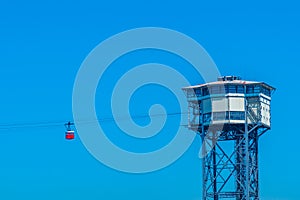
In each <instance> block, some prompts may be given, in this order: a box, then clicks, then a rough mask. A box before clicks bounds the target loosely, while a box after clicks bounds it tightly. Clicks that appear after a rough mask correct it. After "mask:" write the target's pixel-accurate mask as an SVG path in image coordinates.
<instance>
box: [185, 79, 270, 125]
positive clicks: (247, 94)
mask: <svg viewBox="0 0 300 200" xmlns="http://www.w3.org/2000/svg"><path fill="white" fill-rule="evenodd" d="M273 90H274V88H273V87H271V86H270V85H268V84H266V83H264V82H254V81H244V80H240V78H239V77H235V76H225V77H220V78H218V81H216V82H211V83H206V84H201V85H195V86H189V87H185V88H183V91H184V92H185V93H186V96H187V98H188V101H189V107H190V109H189V112H191V111H192V112H194V113H193V115H192V116H193V119H190V120H189V121H190V125H191V124H192V125H204V126H205V125H209V124H221V123H222V124H245V122H246V119H245V116H247V122H248V124H252V123H253V124H256V123H262V124H263V125H264V126H266V127H270V126H271V114H270V113H271V112H270V110H271V107H270V102H271V92H272V91H273ZM195 106H198V108H197V109H196V110H197V112H198V113H199V114H198V117H195V116H197V115H195Z"/></svg>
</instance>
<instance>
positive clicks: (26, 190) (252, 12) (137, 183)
mask: <svg viewBox="0 0 300 200" xmlns="http://www.w3.org/2000/svg"><path fill="white" fill-rule="evenodd" d="M299 9H300V6H299V3H298V2H297V1H290V0H287V1H282V2H279V1H257V0H255V1H250V2H242V1H182V2H179V1H158V0H154V1H109V2H101V1H82V2H81V3H79V2H77V1H56V0H54V1H30V0H29V1H8V0H3V1H1V3H0V58H1V59H0V61H1V63H0V88H1V99H0V110H1V114H0V123H1V124H13V123H36V122H56V121H58V126H51V127H44V128H42V127H41V128H38V127H33V128H25V127H23V128H18V129H8V130H7V129H1V130H0V199H3V200H15V199H18V200H19V199H30V200H34V199H49V200H50V199H51V200H52V199H64V200H67V199H72V200H75V199H88V200H94V199H97V200H99V199H105V200H115V199H131V200H137V199H144V200H148V199H149V200H150V199H157V200H160V199H176V200H199V199H201V161H200V160H199V158H198V156H197V154H198V150H199V147H200V140H199V138H197V139H196V140H195V142H194V143H193V145H192V146H191V148H190V149H189V150H188V151H187V152H186V154H185V155H184V156H183V157H182V158H181V159H179V160H178V161H177V162H176V163H174V164H173V165H171V166H169V167H168V168H165V169H163V170H161V171H158V172H154V173H150V174H143V175H132V174H125V173H121V172H117V171H114V170H112V169H109V168H107V167H105V166H104V165H102V164H101V163H99V162H98V161H97V160H95V159H94V158H93V157H92V156H91V155H90V154H89V153H88V152H87V151H86V149H85V148H84V146H83V145H82V143H81V142H80V140H79V139H77V140H75V141H71V142H70V141H65V140H64V127H63V126H62V125H59V123H61V122H64V121H67V120H70V119H72V109H71V105H72V101H71V97H72V88H73V82H74V79H75V76H76V73H77V70H78V69H79V67H80V64H81V62H82V61H83V59H84V58H85V57H86V56H87V54H88V53H89V52H90V51H91V50H92V49H93V48H94V47H95V46H96V45H97V44H98V43H100V42H101V41H103V40H105V39H106V38H107V37H109V36H111V35H113V34H116V33H118V32H121V31H124V30H127V29H131V28H136V27H144V26H158V27H165V28H171V29H174V30H177V31H180V32H183V33H185V34H187V35H189V36H190V37H192V38H194V39H195V40H196V41H198V42H199V43H200V44H202V45H203V46H204V47H205V48H206V50H207V51H208V53H209V54H210V55H211V57H212V58H213V59H214V61H215V62H216V64H217V66H218V67H219V70H220V72H221V73H222V74H223V75H232V74H233V75H240V76H242V77H243V78H244V79H247V80H258V81H265V82H267V83H269V84H271V85H273V86H274V87H276V88H277V91H276V92H275V94H274V96H273V101H272V130H271V131H269V132H268V133H267V134H265V135H264V136H263V137H262V138H261V140H260V146H259V148H260V154H259V161H260V194H261V199H263V200H279V199H280V200H287V199H288V200H293V199H295V200H296V199H300V194H299V178H300V175H299V171H298V170H299V164H300V161H299V153H300V152H299V145H298V143H299V139H300V135H299V131H298V128H297V125H298V124H299V122H298V116H299V97H298V94H297V93H298V92H299V89H298V87H299V86H298V85H299V84H298V81H299V72H300V69H299V66H300V61H299V54H300V45H299V41H300V39H299V34H300V20H299V19H300V13H299ZM168 62H171V61H168ZM189 75H190V77H191V78H192V79H193V74H192V73H191V74H189ZM199 82H201V81H199ZM196 83H197V82H196V81H195V82H194V84H196ZM163 100H164V101H165V100H166V99H165V98H164V99H163ZM145 112H146V111H145ZM138 114H140V113H138ZM141 123H143V122H141ZM120 143H122V141H120Z"/></svg>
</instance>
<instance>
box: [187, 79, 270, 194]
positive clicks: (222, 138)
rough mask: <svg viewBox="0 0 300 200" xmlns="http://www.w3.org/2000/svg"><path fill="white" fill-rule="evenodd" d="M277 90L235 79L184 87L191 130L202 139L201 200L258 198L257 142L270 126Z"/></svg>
mask: <svg viewBox="0 0 300 200" xmlns="http://www.w3.org/2000/svg"><path fill="white" fill-rule="evenodd" d="M273 90H274V88H273V87H271V86H270V85H268V84H266V83H263V82H253V81H244V80H241V79H240V78H239V77H235V76H224V77H220V78H218V81H217V82H212V83H207V84H202V85H196V86H190V87H185V88H183V91H184V92H185V94H186V96H187V100H188V104H189V111H188V113H189V124H188V128H189V129H191V130H193V131H196V132H197V133H198V134H199V135H200V136H201V138H202V149H201V151H200V155H201V156H202V158H203V162H202V167H203V169H202V172H203V200H208V199H214V200H218V199H224V198H226V199H238V200H249V199H251V200H252V199H255V200H258V199H259V187H258V184H259V181H258V139H259V137H260V136H261V135H262V134H264V133H265V132H266V131H267V130H269V129H270V127H271V121H270V120H271V114H270V110H271V109H270V108H271V106H270V102H271V93H272V91H273Z"/></svg>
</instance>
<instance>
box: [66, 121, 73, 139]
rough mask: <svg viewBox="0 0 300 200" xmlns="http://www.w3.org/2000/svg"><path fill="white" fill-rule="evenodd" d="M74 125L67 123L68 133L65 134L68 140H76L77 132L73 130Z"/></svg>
mask: <svg viewBox="0 0 300 200" xmlns="http://www.w3.org/2000/svg"><path fill="white" fill-rule="evenodd" d="M72 125H74V123H71V122H68V123H65V127H66V129H67V130H66V133H65V138H66V140H73V139H75V132H74V131H73V130H72V129H71V126H72Z"/></svg>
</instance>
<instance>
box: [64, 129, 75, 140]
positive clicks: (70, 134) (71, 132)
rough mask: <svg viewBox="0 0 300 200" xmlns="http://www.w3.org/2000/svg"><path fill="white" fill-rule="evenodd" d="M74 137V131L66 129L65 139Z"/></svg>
mask: <svg viewBox="0 0 300 200" xmlns="http://www.w3.org/2000/svg"><path fill="white" fill-rule="evenodd" d="M74 138H75V134H74V131H66V139H67V140H73V139H74Z"/></svg>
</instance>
